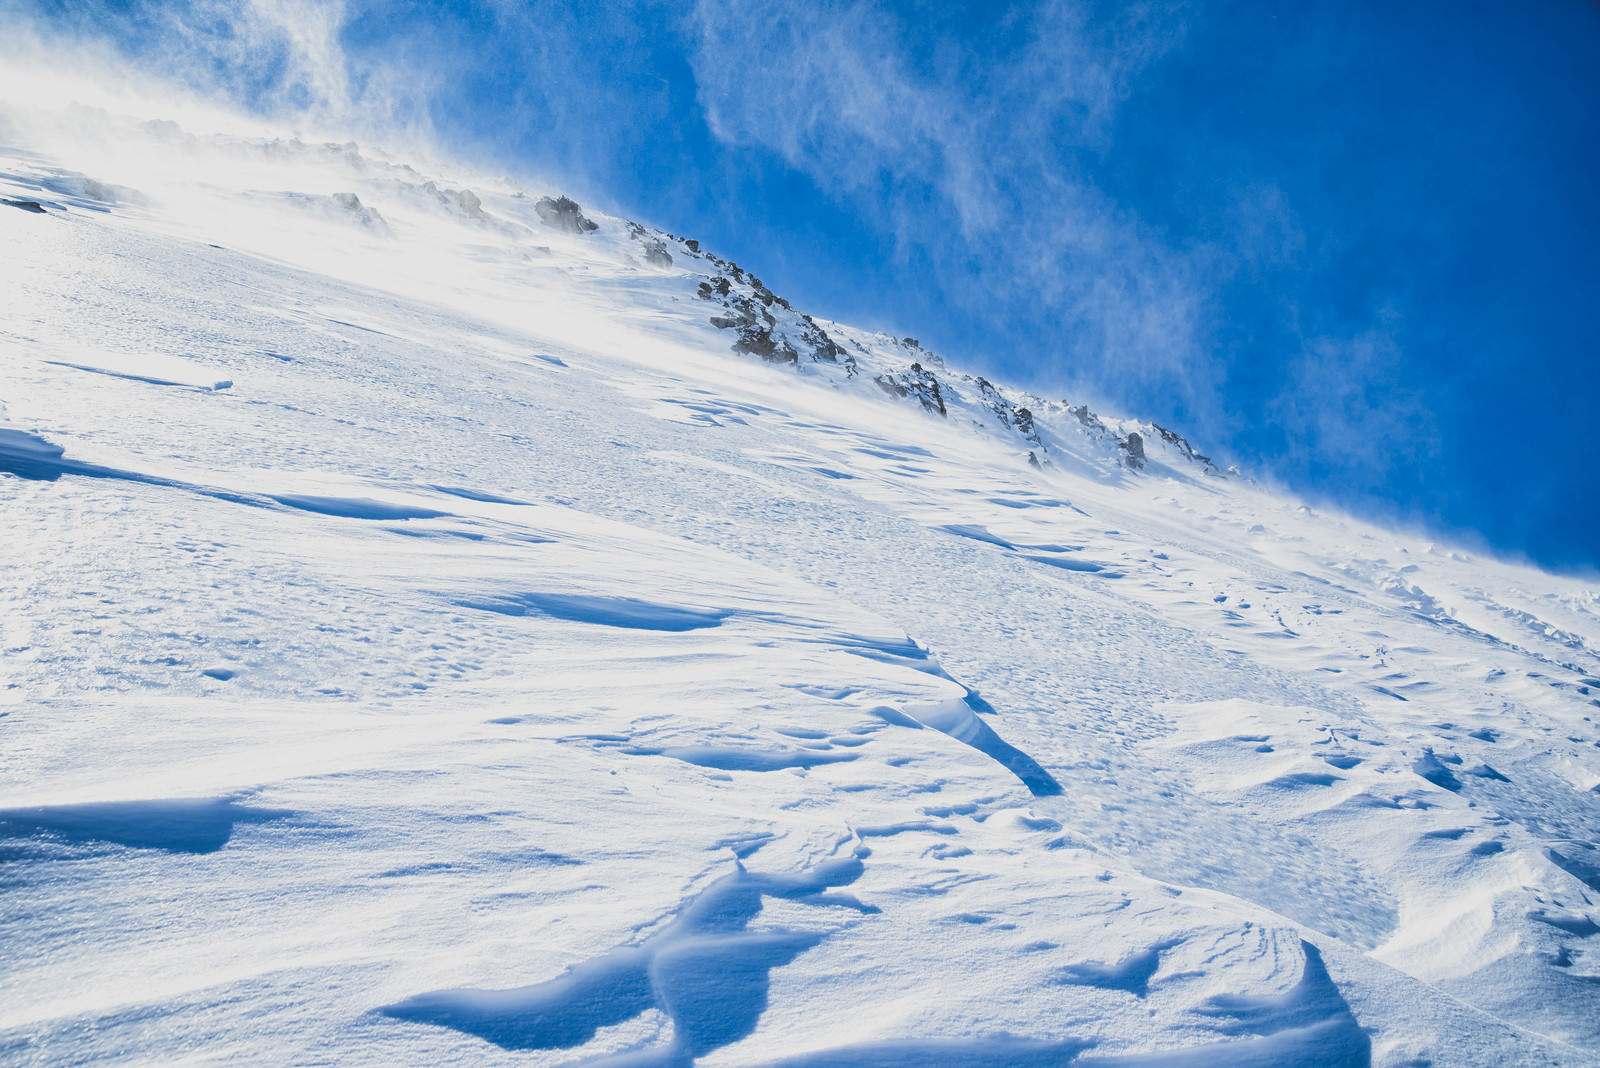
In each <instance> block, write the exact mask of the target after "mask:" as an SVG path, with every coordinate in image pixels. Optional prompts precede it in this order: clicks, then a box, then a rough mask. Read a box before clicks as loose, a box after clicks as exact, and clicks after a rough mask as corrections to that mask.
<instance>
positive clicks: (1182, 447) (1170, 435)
mask: <svg viewBox="0 0 1600 1068" xmlns="http://www.w3.org/2000/svg"><path fill="white" fill-rule="evenodd" d="M1150 425H1151V426H1152V427H1153V428H1154V429H1155V432H1156V433H1157V434H1160V435H1161V440H1163V441H1165V442H1166V443H1167V444H1168V445H1172V446H1175V447H1176V448H1177V449H1178V450H1179V451H1181V452H1182V453H1183V454H1184V455H1185V456H1187V457H1188V458H1189V459H1191V460H1194V461H1195V462H1197V463H1202V464H1204V465H1205V466H1206V467H1208V468H1211V469H1212V470H1215V469H1216V466H1217V465H1216V464H1214V463H1212V462H1211V457H1209V456H1202V455H1200V453H1198V452H1196V451H1195V448H1194V446H1193V445H1190V444H1189V442H1188V441H1187V440H1186V439H1185V438H1184V437H1183V435H1182V434H1178V433H1176V432H1175V431H1171V430H1168V429H1167V428H1166V427H1164V426H1158V425H1157V424H1155V423H1151V424H1150Z"/></svg>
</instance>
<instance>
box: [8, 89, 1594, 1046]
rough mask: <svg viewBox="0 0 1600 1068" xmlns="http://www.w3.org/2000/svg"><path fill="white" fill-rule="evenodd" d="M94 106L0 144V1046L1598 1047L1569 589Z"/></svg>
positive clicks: (683, 277)
mask: <svg viewBox="0 0 1600 1068" xmlns="http://www.w3.org/2000/svg"><path fill="white" fill-rule="evenodd" d="M151 118H157V119H158V118H159V117H153V116H142V117H141V121H135V120H128V119H122V118H118V117H115V116H112V115H108V114H104V113H99V112H94V111H91V110H88V109H82V108H79V109H76V110H71V109H69V110H67V111H63V112H61V113H59V114H34V115H24V114H22V113H20V112H15V113H13V114H12V115H11V117H10V119H11V126H10V133H9V135H8V138H7V139H5V143H4V145H3V147H0V197H3V198H4V199H5V201H6V204H5V205H0V234H3V238H0V240H3V243H4V245H3V247H4V251H5V254H4V256H3V257H0V284H3V285H4V287H5V292H6V305H5V307H6V312H5V315H4V317H3V318H0V352H3V353H4V364H3V366H0V565H3V568H0V574H3V575H4V579H3V581H0V628H3V629H0V658H3V659H0V665H3V672H4V674H3V676H0V678H3V689H0V695H3V696H0V738H3V740H4V746H3V748H0V754H3V755H0V761H3V765H0V766H3V768H4V774H3V775H0V871H3V873H4V879H5V889H4V894H3V897H0V947H3V951H0V952H3V954H4V958H5V965H4V967H3V968H0V1059H3V1060H5V1061H7V1062H13V1063H78V1062H86V1061H104V1062H120V1061H126V1062H140V1063H151V1062H160V1063H178V1062H184V1061H197V1062H229V1063H235V1062H245V1063H305V1062H313V1061H336V1062H338V1063H341V1064H346V1063H373V1064H395V1063H469V1064H474V1065H477V1064H495V1063H540V1064H545V1063H548V1064H568V1063H603V1064H630V1065H643V1064H660V1065H687V1064H690V1063H694V1064H699V1065H707V1066H711V1065H758V1064H774V1065H777V1064H782V1065H795V1066H799V1065H805V1066H820V1065H835V1064H840V1065H842V1064H850V1065H884V1066H887V1065H895V1066H900V1065H926V1064H941V1065H1053V1064H1068V1063H1071V1064H1077V1065H1084V1066H1091V1065H1135V1066H1150V1065H1167V1064H1184V1065H1196V1064H1208V1065H1209V1064H1216V1065H1224V1064H1225V1065H1247V1064H1250V1065H1253V1064H1260V1065H1366V1064H1378V1065H1396V1066H1398V1065H1420V1064H1449V1065H1473V1064H1482V1065H1496V1066H1499V1065H1505V1064H1587V1063H1594V1062H1595V1059H1596V1056H1597V1054H1600V924H1597V922H1596V903H1595V902H1596V895H1597V894H1600V848H1597V846H1596V844H1595V843H1596V842H1597V840H1600V792H1597V787H1600V751H1597V745H1600V741H1597V734H1596V731H1595V728H1594V722H1593V716H1594V715H1595V710H1596V707H1597V706H1600V655H1597V650H1600V589H1597V588H1596V587H1595V586H1594V585H1593V584H1592V583H1587V582H1583V581H1579V580H1574V579H1571V578H1562V577H1557V576H1552V575H1548V574H1543V573H1540V572H1537V571H1534V570H1530V569H1527V568H1523V567H1519V566H1513V565H1509V564H1505V563H1501V562H1497V561H1494V560H1491V559H1486V558H1483V557H1478V556H1472V555H1468V554H1465V553H1461V552H1457V551H1453V550H1450V549H1448V548H1446V547H1443V546H1435V545H1430V544H1426V543H1422V542H1418V541H1416V540H1413V539H1410V538H1408V537H1405V536H1401V535H1396V534H1392V533H1388V532H1385V531H1382V530H1379V529H1376V528H1373V527H1369V526H1366V525H1363V524H1361V523H1357V522H1355V521H1352V520H1349V519H1346V518H1343V517H1341V516H1337V515H1330V514H1322V513H1318V512H1314V511H1312V510H1311V509H1308V508H1306V507H1304V506H1302V505H1300V504H1298V502H1295V501H1292V500H1288V499H1285V498H1283V497H1281V496H1277V495H1274V494H1273V493H1270V492H1268V491H1266V490H1264V489H1262V488H1260V487H1257V486H1255V485H1254V484H1252V483H1251V482H1250V481H1249V480H1248V479H1246V478H1244V477H1241V476H1239V475H1237V474H1231V473H1228V472H1223V471H1219V470H1218V469H1217V467H1216V466H1215V465H1213V464H1212V463H1211V462H1210V461H1209V460H1207V459H1206V458H1205V457H1203V456H1201V455H1200V454H1199V453H1198V452H1197V451H1196V449H1195V447H1194V446H1193V445H1191V444H1190V443H1188V442H1187V441H1184V440H1183V439H1182V438H1181V437H1180V436H1179V435H1177V434H1175V433H1172V432H1170V431H1163V430H1162V429H1161V428H1157V427H1153V426H1151V425H1150V424H1144V423H1140V422H1138V421H1136V420H1133V419H1119V418H1113V417H1111V416H1107V415H1105V414H1103V413H1102V414H1096V413H1093V412H1090V411H1089V410H1088V409H1087V408H1085V407H1082V406H1081V405H1075V404H1069V403H1068V402H1067V401H1065V400H1060V401H1052V400H1049V399H1045V398H1038V397H1024V396H1022V395H1020V394H1016V393H1014V392H1009V391H1007V390H1006V388H1005V387H1004V386H1003V385H996V384H993V383H989V382H986V381H984V380H982V379H980V378H975V377H971V376H967V375H964V374H962V373H961V372H960V371H959V370H957V369H955V368H954V367H952V366H949V365H947V364H946V362H945V361H944V360H943V359H942V358H940V357H938V356H936V355H934V354H932V353H928V352H926V351H925V350H924V349H922V348H921V346H920V345H918V344H916V343H915V342H913V341H911V340H910V339H906V338H898V339H897V338H891V337H888V336H886V335H880V334H874V333H870V332H866V331H861V330H856V329H854V328H851V327H849V326H847V325H843V324H838V323H833V322H828V321H826V320H824V319H821V318H817V317H815V316H814V315H807V314H805V312H804V310H802V309H795V308H791V307H789V306H788V304H787V302H785V301H783V300H782V299H781V297H779V296H778V295H776V294H773V293H772V292H771V291H770V290H769V289H767V287H766V286H765V285H764V284H763V283H761V282H760V280H759V279H758V278H756V277H755V276H754V275H752V274H751V273H750V271H749V269H748V268H746V267H738V266H736V265H733V264H729V263H726V262H724V261H721V260H718V259H716V258H715V257H714V256H713V255H712V253H711V252H710V251H709V250H702V249H699V248H698V246H697V245H696V244H693V243H691V242H687V241H686V240H684V239H682V238H679V237H675V236H672V235H668V234H663V233H659V232H656V231H652V230H648V229H646V228H644V227H641V226H638V225H637V224H630V223H628V222H626V221H624V220H618V219H614V218H609V217H607V216H605V215H603V214H600V213H598V212H594V211H593V210H591V209H590V208H588V207H583V206H580V205H574V206H573V208H572V209H571V210H570V211H569V210H568V209H567V208H566V207H564V206H562V205H561V204H560V202H559V201H558V200H556V199H554V198H556V197H557V196H558V191H555V190H549V191H531V190H530V191H527V192H524V191H522V190H520V189H518V188H516V187H515V186H514V185H512V184H511V183H509V182H507V181H504V180H494V181H487V180H482V179H478V178H474V177H472V176H470V175H455V176H451V175H442V174H437V173H424V170H423V169H422V168H421V166H420V165H418V166H413V165H411V164H408V163H405V162H403V161H399V160H395V159H391V158H389V157H387V156H385V155H383V154H381V153H378V152H374V151H372V150H369V149H365V148H360V147H357V146H355V145H348V144H347V145H323V144H307V143H301V142H299V141H296V140H292V139H288V140H270V139H267V140H263V139H251V138H246V137H238V136H230V135H221V134H207V133H205V132H203V131H196V130H187V129H183V128H180V127H177V126H176V125H175V124H172V123H169V122H164V121H142V120H145V119H151ZM69 124H70V126H71V129H72V130H73V131H75V135H74V136H73V137H71V138H68V137H66V136H64V134H63V133H62V131H63V130H66V129H67V128H68V126H69ZM86 131H87V132H86ZM546 193H548V194H549V196H550V197H551V198H552V199H551V200H549V201H542V200H541V198H543V197H544V196H545V194H546ZM573 212H580V213H581V215H580V216H579V217H583V218H587V219H590V220H592V221H593V222H594V223H595V224H597V228H596V229H594V230H592V231H591V230H587V229H585V228H584V227H583V226H582V225H579V224H578V223H576V222H575V221H574V218H575V217H574V215H573ZM552 220H553V221H552ZM758 269H759V268H758ZM718 324H720V325H718Z"/></svg>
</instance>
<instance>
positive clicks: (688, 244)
mask: <svg viewBox="0 0 1600 1068" xmlns="http://www.w3.org/2000/svg"><path fill="white" fill-rule="evenodd" d="M683 247H684V248H686V249H688V250H689V251H690V252H699V251H700V242H698V241H696V240H695V239H694V238H692V237H689V238H685V239H684V242H683Z"/></svg>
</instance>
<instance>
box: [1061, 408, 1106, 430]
mask: <svg viewBox="0 0 1600 1068" xmlns="http://www.w3.org/2000/svg"><path fill="white" fill-rule="evenodd" d="M1067 411H1069V412H1071V413H1072V414H1073V415H1074V416H1076V417H1077V419H1078V422H1080V423H1082V424H1083V425H1084V426H1085V427H1087V428H1089V429H1090V430H1098V431H1100V432H1101V433H1104V432H1105V431H1106V429H1107V428H1106V425H1105V423H1103V422H1101V421H1100V417H1099V416H1098V415H1095V414H1094V413H1093V412H1091V411H1090V410H1089V406H1088V405H1087V404H1080V405H1077V406H1076V407H1071V406H1069V407H1068V408H1067Z"/></svg>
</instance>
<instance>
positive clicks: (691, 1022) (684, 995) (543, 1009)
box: [383, 850, 877, 1065]
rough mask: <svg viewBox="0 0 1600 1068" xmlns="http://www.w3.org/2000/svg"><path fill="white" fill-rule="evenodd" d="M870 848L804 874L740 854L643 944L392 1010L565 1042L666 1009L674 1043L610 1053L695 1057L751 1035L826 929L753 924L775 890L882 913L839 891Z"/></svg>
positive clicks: (531, 1040)
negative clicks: (791, 966)
mask: <svg viewBox="0 0 1600 1068" xmlns="http://www.w3.org/2000/svg"><path fill="white" fill-rule="evenodd" d="M864 852H865V851H864V850H863V851H860V852H859V853H858V854H857V855H855V856H850V857H846V858H842V859H839V860H835V861H831V862H829V863H826V864H823V865H821V866H819V867H818V868H816V869H814V870H811V871H806V872H801V873H799V874H796V875H771V874H757V873H752V872H750V871H747V870H746V869H745V868H744V866H743V865H742V864H739V865H738V866H737V867H736V868H735V870H734V871H733V872H731V873H729V874H728V875H725V876H723V877H722V878H721V879H719V880H717V881H716V882H714V883H712V884H711V885H710V886H709V887H707V888H706V889H705V890H704V891H702V892H701V893H700V894H699V895H698V896H697V897H696V898H694V899H693V900H691V901H689V902H688V903H687V904H685V905H684V907H683V909H682V910H681V911H680V912H679V913H678V915H677V916H675V917H674V918H673V919H672V920H671V921H670V922H668V923H667V924H666V926H664V927H663V928H662V929H661V930H660V931H657V932H656V933H655V934H653V935H651V936H650V937H649V938H647V939H645V940H644V941H643V942H641V943H640V944H639V945H637V946H630V947H622V948H619V949H614V950H612V951H610V952H609V953H605V954H603V955H601V956H599V957H597V958H595V959H593V960H590V961H585V962H584V963H582V964H579V965H576V966H574V967H573V968H572V969H571V970H570V971H568V972H567V974H565V975H563V976H561V977H559V978H557V979H553V980H550V981H548V982H545V983H540V984H537V985H534V986H529V987H522V988H519V989H515V990H445V991H440V992H438V993H432V994H421V995H418V996H416V997H413V998H410V999H407V1000H406V1001H403V1002H400V1003H399V1004H397V1005H391V1006H389V1007H388V1008H385V1009H384V1010H383V1012H384V1014H385V1015H388V1016H392V1017H395V1018H396V1019H401V1020H413V1021H417V1022H420V1023H430V1024H435V1025H438V1026H442V1027H451V1028H455V1029H457V1030H460V1031H466V1032H469V1033H471V1034H475V1035H478V1036H479V1037H481V1038H485V1039H487V1040H489V1041H490V1042H493V1043H494V1044H495V1045H498V1046H504V1047H506V1048H508V1049H560V1048H571V1047H574V1046H580V1045H582V1044H583V1043H585V1042H587V1041H588V1040H589V1039H591V1038H593V1037H594V1035H595V1032H596V1031H598V1030H599V1029H600V1028H602V1027H605V1026H608V1025H615V1024H619V1023H623V1022H624V1021H627V1020H630V1019H632V1018H633V1017H636V1016H639V1015H641V1014H643V1013H644V1012H646V1011H647V1010H649V1009H652V1008H656V1009H659V1010H661V1011H662V1012H663V1013H664V1014H665V1015H666V1016H667V1017H668V1018H669V1019H670V1020H671V1021H672V1027H673V1032H672V1040H671V1042H670V1043H669V1044H668V1045H667V1046H666V1047H664V1048H662V1049H659V1050H653V1051H648V1052H647V1053H646V1055H645V1056H638V1055H634V1056H626V1055H625V1056H623V1057H617V1058H608V1061H609V1063H613V1064H622V1063H629V1064H647V1063H648V1064H659V1065H673V1064H691V1063H693V1062H694V1060H695V1059H696V1058H697V1057H700V1056H701V1055H703V1054H706V1053H709V1052H711V1051H712V1050H715V1049H719V1048H721V1047H723V1046H726V1045H729V1044H731V1043H733V1042H736V1041H738V1040H739V1039H741V1038H744V1037H745V1036H747V1035H749V1034H750V1033H751V1032H752V1031H753V1030H754V1029H755V1026H756V1023H757V1021H758V1020H759V1019H760V1018H761V1014H762V1012H763V1011H765V1009H766V1007H767V998H768V995H769V982H770V981H769V979H768V976H769V974H770V973H771V972H772V971H773V969H775V968H780V967H782V966H783V965H786V964H788V963H790V962H791V961H793V960H794V959H795V958H796V957H798V956H799V955H800V954H802V953H804V952H806V951H807V950H809V949H811V948H813V947H814V946H816V945H817V944H818V943H820V942H821V941H822V940H823V938H824V937H826V932H824V931H818V930H786V929H781V928H780V929H764V930H757V931H752V930H750V929H749V926H750V923H751V921H753V920H754V919H755V918H756V917H757V915H758V914H759V913H760V912H761V910H762V902H763V900H764V899H765V898H768V897H776V898H782V899H784V900H789V901H796V902H801V903H804V904H809V905H814V906H823V907H826V906H834V907H840V906H842V907H845V908H848V909H853V910H855V911H857V912H861V913H872V912H875V911H877V910H876V909H874V908H872V907H871V906H868V905H863V904H861V902H859V901H857V900H856V899H855V898H853V897H850V896H849V895H846V894H835V893H830V892H829V891H830V890H832V888H834V887H837V886H845V885H848V884H850V883H853V882H855V881H856V880H857V879H859V878H860V877H861V873H862V870H863V868H862V864H861V860H860V856H861V854H862V853H864ZM639 1052H646V1051H639Z"/></svg>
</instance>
